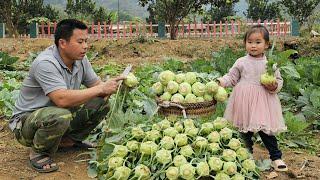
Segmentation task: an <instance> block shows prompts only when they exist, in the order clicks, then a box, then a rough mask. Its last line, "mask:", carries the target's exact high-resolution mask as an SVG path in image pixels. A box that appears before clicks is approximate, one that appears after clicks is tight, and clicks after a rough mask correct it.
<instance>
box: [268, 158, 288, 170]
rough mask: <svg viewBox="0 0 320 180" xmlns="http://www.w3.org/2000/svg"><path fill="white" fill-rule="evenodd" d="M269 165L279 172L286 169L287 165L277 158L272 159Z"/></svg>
mask: <svg viewBox="0 0 320 180" xmlns="http://www.w3.org/2000/svg"><path fill="white" fill-rule="evenodd" d="M271 166H272V167H273V168H274V170H276V171H281V172H284V171H288V167H287V165H286V164H285V163H284V162H283V161H282V160H281V159H277V160H274V161H272V162H271Z"/></svg>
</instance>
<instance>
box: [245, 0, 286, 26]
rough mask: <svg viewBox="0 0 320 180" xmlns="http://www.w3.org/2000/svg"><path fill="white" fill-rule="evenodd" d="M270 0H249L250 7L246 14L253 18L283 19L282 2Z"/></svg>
mask: <svg viewBox="0 0 320 180" xmlns="http://www.w3.org/2000/svg"><path fill="white" fill-rule="evenodd" d="M268 1H269V0H247V3H248V4H249V7H248V9H247V12H246V13H244V14H245V16H246V17H247V18H249V19H252V20H255V21H256V20H259V19H260V20H262V21H263V20H267V19H275V18H279V19H282V14H281V6H280V2H271V3H270V2H268Z"/></svg>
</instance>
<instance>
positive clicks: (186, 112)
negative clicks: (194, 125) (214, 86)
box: [157, 98, 217, 118]
mask: <svg viewBox="0 0 320 180" xmlns="http://www.w3.org/2000/svg"><path fill="white" fill-rule="evenodd" d="M216 103H217V102H216V101H215V100H212V101H205V102H199V103H174V102H170V101H161V100H160V99H159V98H157V104H158V107H159V110H158V113H160V114H163V115H165V116H168V115H179V116H184V118H187V117H188V118H191V117H200V116H207V115H210V114H212V113H214V111H215V107H216V106H215V105H216Z"/></svg>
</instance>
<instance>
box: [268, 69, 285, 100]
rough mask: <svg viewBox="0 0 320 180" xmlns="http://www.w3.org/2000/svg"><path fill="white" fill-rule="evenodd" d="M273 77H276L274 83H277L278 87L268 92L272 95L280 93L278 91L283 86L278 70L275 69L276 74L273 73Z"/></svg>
mask: <svg viewBox="0 0 320 180" xmlns="http://www.w3.org/2000/svg"><path fill="white" fill-rule="evenodd" d="M274 75H275V76H276V81H277V83H278V87H277V89H275V90H274V91H269V92H270V93H273V94H275V93H278V92H280V90H281V88H282V86H283V79H282V77H281V73H280V70H279V69H277V70H276V72H275V73H274Z"/></svg>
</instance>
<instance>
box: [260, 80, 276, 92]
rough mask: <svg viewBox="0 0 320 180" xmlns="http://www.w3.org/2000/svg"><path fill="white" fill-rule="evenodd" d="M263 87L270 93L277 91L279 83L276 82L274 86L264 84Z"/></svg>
mask: <svg viewBox="0 0 320 180" xmlns="http://www.w3.org/2000/svg"><path fill="white" fill-rule="evenodd" d="M263 86H264V87H265V88H266V89H267V90H269V91H275V90H276V89H277V87H278V83H277V82H274V83H272V84H267V85H264V84H263Z"/></svg>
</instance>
